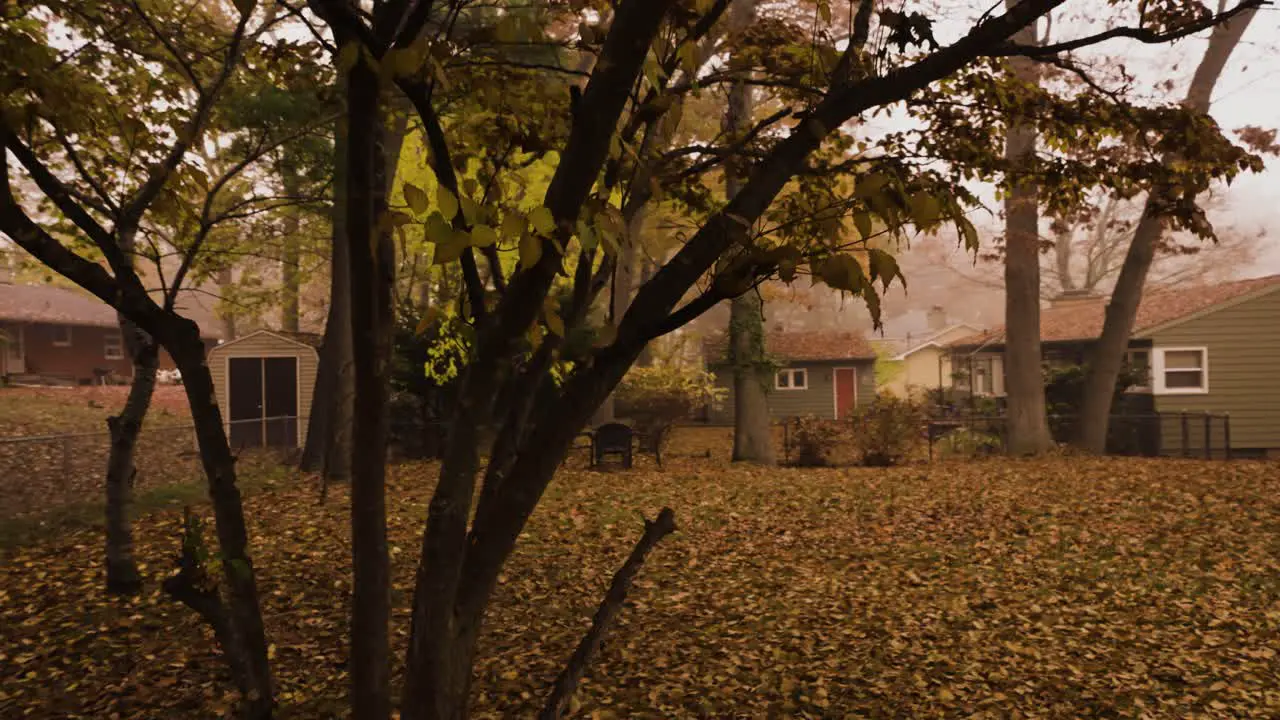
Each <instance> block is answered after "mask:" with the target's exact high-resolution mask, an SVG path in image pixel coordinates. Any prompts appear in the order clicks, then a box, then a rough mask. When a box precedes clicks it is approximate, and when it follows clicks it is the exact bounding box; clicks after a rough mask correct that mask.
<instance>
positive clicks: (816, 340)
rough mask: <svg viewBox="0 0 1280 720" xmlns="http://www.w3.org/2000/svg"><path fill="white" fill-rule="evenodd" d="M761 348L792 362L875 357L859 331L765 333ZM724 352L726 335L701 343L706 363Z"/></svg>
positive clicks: (726, 346) (722, 357)
mask: <svg viewBox="0 0 1280 720" xmlns="http://www.w3.org/2000/svg"><path fill="white" fill-rule="evenodd" d="M764 343H765V350H766V351H767V352H769V353H770V354H772V355H777V356H779V357H782V358H785V359H787V360H789V361H792V362H803V361H806V360H808V361H814V362H821V361H830V360H875V359H876V351H875V348H873V347H872V346H871V343H870V342H868V341H867V338H866V337H865V336H864V335H863V334H862V333H860V332H854V331H832V332H823V331H783V330H777V329H775V330H769V331H766V332H765V338H764ZM727 355H728V338H727V335H725V334H724V333H717V334H715V335H712V336H710V337H708V338H707V339H706V340H705V341H704V342H703V357H704V358H705V359H706V361H707V362H708V363H718V362H723V361H724V358H725V357H727Z"/></svg>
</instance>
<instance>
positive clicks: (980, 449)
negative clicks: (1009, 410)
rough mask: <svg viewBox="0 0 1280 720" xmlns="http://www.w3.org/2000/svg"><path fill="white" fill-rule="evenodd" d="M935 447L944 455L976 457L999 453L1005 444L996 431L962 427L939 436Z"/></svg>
mask: <svg viewBox="0 0 1280 720" xmlns="http://www.w3.org/2000/svg"><path fill="white" fill-rule="evenodd" d="M935 447H936V448H937V452H938V454H939V455H940V456H942V457H975V456H981V455H995V454H998V453H999V452H1000V451H1001V450H1002V448H1003V444H1002V442H1001V440H1000V436H999V435H996V434H995V433H989V432H982V431H981V430H975V429H973V428H963V427H962V428H957V429H955V430H952V431H951V432H949V433H947V434H946V435H943V436H942V437H940V438H938V442H937V443H936V444H935Z"/></svg>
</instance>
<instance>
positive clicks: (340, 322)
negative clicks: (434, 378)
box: [298, 83, 354, 483]
mask: <svg viewBox="0 0 1280 720" xmlns="http://www.w3.org/2000/svg"><path fill="white" fill-rule="evenodd" d="M343 85H344V86H345V83H343ZM347 145H348V134H347V120H346V118H345V116H344V117H340V118H339V119H338V121H337V123H336V127H335V128H334V142H333V152H334V155H333V206H332V208H331V210H330V212H331V218H330V223H331V226H332V227H331V232H332V235H331V243H330V249H329V312H328V315H327V316H326V318H325V323H324V341H323V343H322V344H321V346H320V362H319V364H318V366H317V368H316V383H315V390H314V392H313V393H312V397H314V398H315V400H314V401H313V402H312V404H311V417H310V419H309V420H308V421H307V440H306V444H305V445H304V446H303V448H302V457H301V458H300V459H299V461H298V467H299V468H300V469H301V470H303V471H304V472H319V473H322V474H323V475H324V481H325V482H326V483H327V482H346V481H347V479H348V478H350V476H351V466H350V463H351V449H350V443H349V442H348V441H349V440H350V433H349V432H348V431H347V428H349V427H350V426H351V401H352V395H353V394H354V391H353V389H352V388H351V373H350V371H349V368H350V363H351V304H350V303H351V276H350V272H351V269H350V267H349V266H348V263H347V257H348V255H349V253H348V252H347Z"/></svg>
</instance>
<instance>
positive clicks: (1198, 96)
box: [1076, 0, 1257, 454]
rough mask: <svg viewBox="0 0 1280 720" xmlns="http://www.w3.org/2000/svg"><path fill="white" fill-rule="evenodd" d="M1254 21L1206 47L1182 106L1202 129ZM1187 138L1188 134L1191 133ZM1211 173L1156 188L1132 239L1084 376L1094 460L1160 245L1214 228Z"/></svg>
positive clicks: (1085, 441) (1173, 159) (1169, 158)
mask: <svg viewBox="0 0 1280 720" xmlns="http://www.w3.org/2000/svg"><path fill="white" fill-rule="evenodd" d="M1225 10H1226V0H1221V2H1220V3H1219V7H1218V11H1219V13H1221V12H1224V11H1225ZM1256 14H1257V11H1256V9H1255V8H1252V7H1250V8H1248V9H1245V10H1244V11H1243V12H1240V13H1239V14H1237V15H1235V17H1232V18H1231V19H1230V20H1228V21H1227V22H1224V23H1221V24H1219V25H1217V26H1215V27H1214V28H1213V31H1212V32H1211V33H1210V35H1209V44H1208V47H1206V48H1205V51H1204V56H1203V57H1202V58H1201V60H1200V65H1199V66H1198V67H1197V68H1196V72H1195V75H1194V76H1193V77H1192V79H1191V86H1190V88H1188V89H1187V96H1186V99H1184V100H1183V103H1182V104H1183V107H1185V108H1186V109H1188V110H1189V111H1191V112H1192V113H1193V114H1194V116H1193V118H1192V120H1191V122H1192V123H1194V124H1195V125H1199V126H1201V127H1204V126H1214V122H1213V119H1212V118H1211V117H1209V105H1210V101H1211V100H1212V98H1213V88H1214V86H1215V85H1217V83H1218V78H1219V77H1221V76H1222V70H1223V68H1225V67H1226V65H1227V61H1228V60H1230V59H1231V53H1232V51H1233V50H1235V48H1236V46H1237V45H1238V44H1239V43H1240V38H1241V37H1243V36H1244V32H1245V30H1246V29H1247V28H1248V27H1249V23H1250V22H1252V21H1253V18H1254V16H1255V15H1256ZM1189 131H1190V128H1189ZM1214 150H1216V148H1214V147H1213V146H1212V145H1208V144H1206V146H1183V147H1178V148H1177V149H1176V150H1170V151H1168V152H1166V153H1165V154H1164V156H1163V157H1162V158H1161V163H1162V164H1163V165H1164V166H1166V167H1177V166H1180V165H1181V166H1186V165H1188V164H1189V163H1188V160H1191V161H1192V162H1193V163H1194V162H1195V161H1196V160H1199V159H1200V158H1199V157H1196V156H1197V155H1198V154H1204V153H1210V152H1213V151H1214ZM1214 177H1215V176H1214V175H1213V174H1210V173H1204V172H1200V173H1183V174H1182V176H1181V177H1180V178H1179V179H1180V182H1172V181H1170V182H1166V183H1162V184H1160V185H1157V186H1155V187H1153V188H1152V189H1151V190H1150V191H1149V192H1148V194H1147V202H1146V205H1145V206H1144V208H1143V210H1142V218H1141V219H1140V220H1139V221H1138V227H1137V228H1136V229H1135V230H1134V232H1133V240H1131V241H1130V243H1129V250H1128V252H1126V253H1125V259H1124V264H1123V265H1122V266H1121V268H1120V275H1119V277H1118V278H1116V285H1115V288H1114V289H1113V290H1112V291H1111V300H1110V302H1108V303H1107V314H1106V320H1105V322H1104V323H1103V326H1102V335H1101V337H1099V338H1098V341H1097V342H1096V343H1094V345H1093V347H1092V349H1091V351H1090V355H1089V363H1088V371H1087V375H1086V376H1085V385H1084V398H1083V402H1082V406H1081V411H1080V412H1081V417H1080V425H1079V427H1080V430H1079V437H1078V438H1077V440H1076V444H1077V445H1079V447H1081V448H1082V449H1084V450H1087V451H1089V452H1092V453H1099V454H1101V453H1103V452H1105V451H1106V447H1107V430H1108V428H1109V425H1110V420H1111V401H1112V397H1113V395H1114V388H1115V386H1116V379H1117V378H1118V377H1119V376H1120V371H1121V369H1122V368H1123V365H1124V357H1125V351H1126V350H1128V347H1129V336H1130V335H1131V334H1132V333H1133V325H1134V322H1135V321H1136V320H1137V317H1138V305H1139V304H1141V302H1142V290H1143V287H1144V286H1145V285H1146V281H1147V273H1148V272H1149V271H1150V269H1151V263H1152V261H1153V260H1154V258H1155V254H1156V249H1157V248H1158V246H1159V244H1160V241H1161V238H1162V236H1163V234H1164V232H1165V231H1166V228H1168V227H1169V226H1170V225H1171V224H1174V223H1178V224H1182V225H1183V226H1185V227H1186V228H1187V229H1189V230H1191V231H1193V232H1195V233H1197V234H1200V235H1205V236H1211V235H1212V232H1213V230H1212V228H1211V227H1209V223H1208V220H1207V219H1206V218H1205V216H1204V212H1203V211H1202V210H1200V209H1199V207H1198V206H1196V198H1197V197H1198V196H1199V195H1200V194H1201V193H1203V192H1205V191H1206V190H1207V189H1208V187H1209V184H1210V183H1211V182H1212V181H1213V179H1214Z"/></svg>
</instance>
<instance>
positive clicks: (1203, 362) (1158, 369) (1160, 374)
mask: <svg viewBox="0 0 1280 720" xmlns="http://www.w3.org/2000/svg"><path fill="white" fill-rule="evenodd" d="M1171 352H1198V353H1200V368H1199V369H1200V378H1201V383H1200V387H1194V388H1184V387H1175V388H1171V387H1169V386H1167V385H1166V384H1165V370H1166V368H1165V364H1164V362H1165V360H1164V358H1165V354H1166V353H1171ZM1184 369H1185V368H1184ZM1177 371H1178V370H1177V369H1174V370H1173V372H1177ZM1151 385H1152V392H1154V393H1155V394H1157V395H1205V394H1208V392H1209V348H1207V347H1203V346H1200V347H1158V348H1151Z"/></svg>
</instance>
